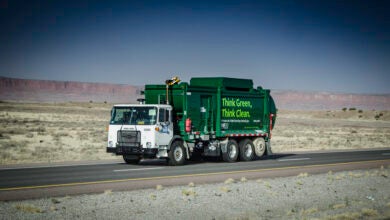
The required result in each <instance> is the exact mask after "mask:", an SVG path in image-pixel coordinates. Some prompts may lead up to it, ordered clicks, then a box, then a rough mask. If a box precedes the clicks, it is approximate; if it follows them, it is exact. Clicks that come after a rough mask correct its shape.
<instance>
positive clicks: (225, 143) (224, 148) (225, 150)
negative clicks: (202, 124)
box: [219, 138, 229, 153]
mask: <svg viewBox="0 0 390 220" xmlns="http://www.w3.org/2000/svg"><path fill="white" fill-rule="evenodd" d="M228 141H229V139H228V138H226V139H225V140H223V141H220V142H219V145H220V146H221V151H222V153H226V152H227V143H228Z"/></svg>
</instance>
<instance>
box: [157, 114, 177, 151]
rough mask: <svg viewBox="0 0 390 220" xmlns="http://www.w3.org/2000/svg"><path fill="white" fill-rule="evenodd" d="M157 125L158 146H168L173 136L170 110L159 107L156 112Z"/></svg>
mask: <svg viewBox="0 0 390 220" xmlns="http://www.w3.org/2000/svg"><path fill="white" fill-rule="evenodd" d="M157 125H158V127H159V130H158V131H157V135H156V144H157V145H158V146H162V145H163V146H168V145H169V142H170V141H171V139H172V137H173V123H172V110H171V109H168V108H160V109H159V112H158V122H157Z"/></svg>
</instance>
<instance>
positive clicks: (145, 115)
mask: <svg viewBox="0 0 390 220" xmlns="http://www.w3.org/2000/svg"><path fill="white" fill-rule="evenodd" d="M156 118H157V108H156V107H132V106H129V107H114V108H113V109H112V113H111V120H110V124H114V125H115V124H120V125H154V124H156Z"/></svg>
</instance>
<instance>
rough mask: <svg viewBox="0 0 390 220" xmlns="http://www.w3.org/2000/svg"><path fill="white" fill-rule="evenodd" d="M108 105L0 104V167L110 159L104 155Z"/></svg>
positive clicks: (110, 157) (109, 106) (108, 155)
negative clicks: (0, 165) (3, 165)
mask: <svg viewBox="0 0 390 220" xmlns="http://www.w3.org/2000/svg"><path fill="white" fill-rule="evenodd" d="M110 109H111V105H110V104H99V103H61V104H43V103H0V134H1V135H0V152H1V153H0V161H1V162H0V163H1V164H14V163H31V162H59V161H75V160H98V159H113V158H115V157H113V156H111V155H110V154H107V153H106V152H105V147H106V141H107V132H106V126H107V123H108V121H109V114H110Z"/></svg>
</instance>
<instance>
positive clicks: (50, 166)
mask: <svg viewBox="0 0 390 220" xmlns="http://www.w3.org/2000/svg"><path fill="white" fill-rule="evenodd" d="M118 163H119V162H102V163H80V164H60V165H54V164H53V165H36V166H20V167H4V168H0V171H1V170H22V169H36V168H53V167H78V166H90V165H109V164H118Z"/></svg>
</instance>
